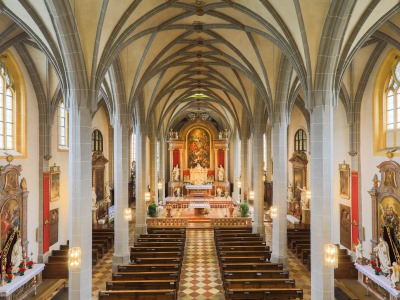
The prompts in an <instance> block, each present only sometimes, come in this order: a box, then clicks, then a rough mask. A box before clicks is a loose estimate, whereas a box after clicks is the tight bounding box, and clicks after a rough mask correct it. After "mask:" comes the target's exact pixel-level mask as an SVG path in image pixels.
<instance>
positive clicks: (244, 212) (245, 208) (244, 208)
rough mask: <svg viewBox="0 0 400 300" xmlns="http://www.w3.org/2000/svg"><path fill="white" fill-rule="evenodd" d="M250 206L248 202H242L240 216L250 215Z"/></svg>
mask: <svg viewBox="0 0 400 300" xmlns="http://www.w3.org/2000/svg"><path fill="white" fill-rule="evenodd" d="M249 210H250V207H249V205H248V204H247V203H242V204H240V216H241V217H243V218H247V217H248V216H249Z"/></svg>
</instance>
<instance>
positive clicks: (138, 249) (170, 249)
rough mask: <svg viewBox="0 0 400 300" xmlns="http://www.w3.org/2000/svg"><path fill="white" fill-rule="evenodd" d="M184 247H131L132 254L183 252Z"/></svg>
mask: <svg viewBox="0 0 400 300" xmlns="http://www.w3.org/2000/svg"><path fill="white" fill-rule="evenodd" d="M184 249H185V248H184V247H183V246H175V247H174V246H170V247H140V246H139V247H131V252H144V251H146V252H176V251H181V252H183V250H184Z"/></svg>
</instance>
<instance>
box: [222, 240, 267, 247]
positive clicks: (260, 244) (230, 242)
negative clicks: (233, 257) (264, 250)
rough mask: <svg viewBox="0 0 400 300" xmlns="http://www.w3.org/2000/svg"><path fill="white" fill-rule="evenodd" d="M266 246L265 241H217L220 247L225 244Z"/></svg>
mask: <svg viewBox="0 0 400 300" xmlns="http://www.w3.org/2000/svg"><path fill="white" fill-rule="evenodd" d="M253 245H254V246H266V243H265V242H263V241H217V246H218V247H223V246H253Z"/></svg>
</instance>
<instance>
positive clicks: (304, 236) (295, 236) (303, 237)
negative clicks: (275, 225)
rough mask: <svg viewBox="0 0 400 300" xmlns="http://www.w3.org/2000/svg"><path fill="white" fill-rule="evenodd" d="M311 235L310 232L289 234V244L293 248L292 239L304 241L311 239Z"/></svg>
mask: <svg viewBox="0 0 400 300" xmlns="http://www.w3.org/2000/svg"><path fill="white" fill-rule="evenodd" d="M310 239H311V238H310V235H309V234H293V235H292V234H291V235H289V234H288V235H287V245H288V247H289V249H292V241H295V240H296V241H297V240H302V241H307V240H310Z"/></svg>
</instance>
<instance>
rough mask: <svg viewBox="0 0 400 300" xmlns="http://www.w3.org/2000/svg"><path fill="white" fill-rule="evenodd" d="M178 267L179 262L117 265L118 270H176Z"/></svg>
mask: <svg viewBox="0 0 400 300" xmlns="http://www.w3.org/2000/svg"><path fill="white" fill-rule="evenodd" d="M179 268H180V264H140V265H138V264H133V265H119V266H118V272H158V271H165V272H176V271H179Z"/></svg>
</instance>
